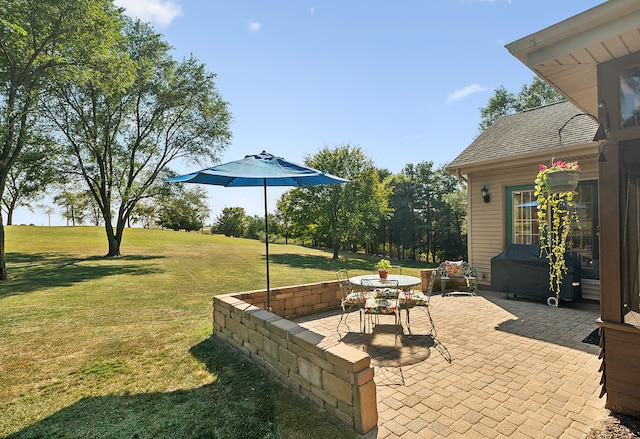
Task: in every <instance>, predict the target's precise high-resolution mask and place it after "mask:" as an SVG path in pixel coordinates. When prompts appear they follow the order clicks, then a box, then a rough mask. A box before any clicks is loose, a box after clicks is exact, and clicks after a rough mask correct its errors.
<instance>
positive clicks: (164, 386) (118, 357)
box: [0, 226, 420, 438]
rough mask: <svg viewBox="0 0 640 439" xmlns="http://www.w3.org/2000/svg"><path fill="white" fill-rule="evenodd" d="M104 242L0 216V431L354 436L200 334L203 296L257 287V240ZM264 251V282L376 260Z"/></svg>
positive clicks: (171, 236)
mask: <svg viewBox="0 0 640 439" xmlns="http://www.w3.org/2000/svg"><path fill="white" fill-rule="evenodd" d="M106 250H107V245H106V237H105V234H104V230H103V229H102V228H99V227H33V226H9V227H6V253H7V267H8V270H9V274H10V276H11V277H12V280H11V281H8V282H4V283H0V437H5V436H9V437H16V438H27V437H33V438H36V437H37V438H42V437H46V438H52V437H68V438H98V437H99V438H124V437H138V438H147V437H149V438H150V437H171V438H205V437H206V438H209V437H215V438H243V437H244V438H278V437H279V438H319V437H331V438H343V437H344V438H349V437H355V435H354V434H353V433H351V432H350V430H349V429H347V428H345V427H344V426H343V425H342V424H341V423H339V422H338V421H336V420H335V419H334V418H333V417H331V416H330V415H328V414H325V413H321V412H319V411H318V410H317V409H316V408H315V407H313V406H311V405H309V404H307V403H306V401H304V400H301V399H300V398H298V397H297V396H295V395H294V394H292V393H290V392H289V391H288V390H287V389H286V388H284V387H283V386H281V385H280V384H278V383H277V382H274V381H272V380H270V379H269V377H268V375H266V374H265V373H263V372H262V371H261V370H260V369H258V368H257V367H255V366H254V365H253V364H252V363H251V362H249V361H248V360H247V359H245V358H244V357H242V356H241V355H239V354H237V353H236V352H235V351H233V350H231V349H229V348H228V347H227V346H226V345H224V344H221V343H219V342H218V341H217V340H216V339H214V338H211V331H212V321H211V319H212V317H211V315H212V300H211V298H212V296H213V295H215V294H224V293H229V292H236V291H246V290H254V289H262V288H265V286H266V277H265V262H264V243H261V242H259V241H254V240H246V239H238V238H227V237H223V236H212V235H204V234H198V233H184V232H173V231H161V230H143V229H127V230H126V231H125V237H124V242H123V245H122V249H121V250H122V254H123V256H122V257H120V258H115V259H104V258H102V257H101V255H103V254H105V253H106ZM269 250H270V255H271V257H270V261H271V264H270V274H271V286H272V288H273V287H277V286H283V285H294V284H300V283H307V282H316V281H322V280H329V279H331V280H332V279H335V271H336V270H337V269H339V268H343V267H348V268H350V269H352V270H353V273H354V274H361V273H364V272H370V271H371V267H372V266H373V263H374V262H375V260H374V259H371V258H365V257H363V256H359V255H349V257H348V258H341V259H340V260H338V261H336V260H333V259H331V253H330V252H327V251H323V250H318V249H310V248H306V247H301V246H295V245H281V244H271V245H270V246H269ZM419 267H420V264H413V268H406V269H403V273H405V272H406V273H407V274H415V275H418V273H419Z"/></svg>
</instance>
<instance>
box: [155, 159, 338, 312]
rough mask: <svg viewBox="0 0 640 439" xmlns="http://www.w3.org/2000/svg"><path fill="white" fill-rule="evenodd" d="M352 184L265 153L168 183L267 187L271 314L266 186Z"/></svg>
mask: <svg viewBox="0 0 640 439" xmlns="http://www.w3.org/2000/svg"><path fill="white" fill-rule="evenodd" d="M348 181H349V180H345V179H344V178H340V177H336V176H335V175H331V174H329V173H327V172H326V171H318V170H317V169H313V168H310V167H307V166H302V165H298V164H296V163H292V162H289V161H286V160H285V159H283V158H281V157H276V156H274V155H272V154H269V153H268V152H266V151H262V152H261V153H260V154H256V155H247V156H245V158H243V159H242V160H236V161H233V162H229V163H224V164H222V165H218V166H214V167H212V168H206V169H203V170H201V171H198V172H193V173H191V174H185V175H180V176H177V177H173V178H170V179H168V180H167V182H171V183H200V184H211V185H216V186H225V187H249V186H262V187H264V233H265V249H266V263H267V309H268V310H271V288H270V285H269V225H268V221H267V186H299V187H305V186H318V185H321V184H339V183H347V182H348Z"/></svg>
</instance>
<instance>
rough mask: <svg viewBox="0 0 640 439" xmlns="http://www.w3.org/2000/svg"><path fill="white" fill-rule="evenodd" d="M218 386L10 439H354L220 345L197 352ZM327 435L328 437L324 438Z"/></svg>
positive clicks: (62, 419) (80, 405) (86, 414)
mask: <svg viewBox="0 0 640 439" xmlns="http://www.w3.org/2000/svg"><path fill="white" fill-rule="evenodd" d="M191 354H192V355H193V356H194V357H196V358H197V359H199V360H200V361H202V362H203V363H204V364H205V365H206V367H207V369H208V370H209V372H210V373H211V374H212V375H213V377H214V379H215V381H214V382H213V383H212V384H207V385H204V386H202V387H200V388H196V389H192V390H178V391H174V392H167V393H157V392H156V393H148V394H141V395H123V396H98V397H88V398H83V399H81V400H80V401H78V402H76V403H75V404H73V405H71V406H69V407H66V408H64V409H62V410H60V411H58V412H57V413H55V414H53V415H51V416H49V417H47V418H45V419H43V420H41V421H39V422H37V423H35V424H33V425H30V426H29V427H26V428H24V429H22V430H20V431H18V432H17V433H14V434H12V435H10V436H8V437H9V438H15V439H18V438H20V439H23V438H43V437H46V438H54V437H55V438H77V437H87V438H88V437H91V438H131V437H137V438H219V439H226V438H234V439H235V438H239V439H244V438H247V439H250V438H251V439H253V438H264V439H268V438H281V437H282V438H284V437H295V438H315V437H332V438H355V437H356V436H355V434H354V433H351V432H350V431H348V430H347V429H346V428H345V427H343V426H339V425H336V424H339V422H337V421H336V420H335V419H334V418H331V417H329V416H328V415H327V414H326V413H325V414H323V413H318V411H317V409H315V408H312V407H311V406H310V405H309V404H308V402H306V401H303V400H301V399H300V398H299V397H297V396H295V395H294V396H293V397H292V395H291V394H290V393H288V392H287V391H286V390H285V389H284V388H283V387H282V386H281V385H280V384H278V383H275V382H274V381H272V380H270V379H269V377H268V375H267V374H266V373H264V372H263V371H261V370H260V369H259V368H258V367H257V366H256V365H254V364H253V363H251V362H249V361H248V360H247V359H246V358H245V357H243V356H242V355H241V354H239V353H238V352H237V351H235V350H232V349H230V348H229V347H228V346H227V345H225V344H224V343H222V342H220V341H219V340H217V339H216V338H210V339H208V340H206V341H204V342H202V343H200V344H198V345H196V346H194V347H193V348H191ZM325 433H327V435H325Z"/></svg>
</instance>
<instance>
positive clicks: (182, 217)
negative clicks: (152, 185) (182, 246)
mask: <svg viewBox="0 0 640 439" xmlns="http://www.w3.org/2000/svg"><path fill="white" fill-rule="evenodd" d="M167 186H170V190H168V191H164V192H163V193H162V194H160V195H157V196H156V198H155V200H156V203H157V216H158V218H157V224H158V225H159V226H161V227H166V228H169V229H173V230H186V231H187V232H191V231H194V230H200V229H202V227H203V226H204V222H205V220H206V219H207V218H208V217H209V214H210V213H211V211H210V210H209V206H208V205H207V191H206V190H205V189H204V188H203V187H199V186H196V187H192V188H187V187H186V186H185V185H183V184H172V185H167Z"/></svg>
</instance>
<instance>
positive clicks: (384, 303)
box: [364, 297, 398, 314]
mask: <svg viewBox="0 0 640 439" xmlns="http://www.w3.org/2000/svg"><path fill="white" fill-rule="evenodd" d="M397 304H398V301H397V300H396V299H374V298H372V297H370V298H368V299H367V301H366V302H365V304H364V310H365V312H368V313H374V314H395V313H396V309H397V306H398V305H397Z"/></svg>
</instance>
